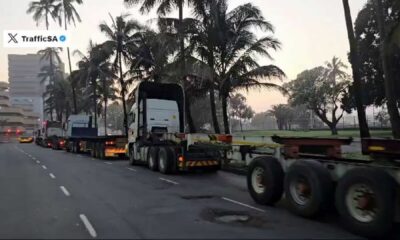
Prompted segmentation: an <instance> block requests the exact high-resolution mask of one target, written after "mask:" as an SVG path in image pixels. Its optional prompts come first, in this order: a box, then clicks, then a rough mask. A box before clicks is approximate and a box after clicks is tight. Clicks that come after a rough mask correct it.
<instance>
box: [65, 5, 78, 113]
mask: <svg viewBox="0 0 400 240" xmlns="http://www.w3.org/2000/svg"><path fill="white" fill-rule="evenodd" d="M64 29H65V31H67V30H68V24H67V12H66V11H65V6H64ZM67 54H68V66H69V81H70V83H71V87H72V101H73V104H74V114H78V109H77V104H76V92H75V91H76V89H75V88H76V86H74V84H73V83H72V76H71V73H72V67H71V54H70V51H69V47H67Z"/></svg>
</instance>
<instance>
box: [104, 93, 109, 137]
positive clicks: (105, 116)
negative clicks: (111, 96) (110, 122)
mask: <svg viewBox="0 0 400 240" xmlns="http://www.w3.org/2000/svg"><path fill="white" fill-rule="evenodd" d="M107 104H108V98H107V97H106V98H105V99H104V135H105V136H107Z"/></svg>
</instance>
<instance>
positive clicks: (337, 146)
mask: <svg viewBox="0 0 400 240" xmlns="http://www.w3.org/2000/svg"><path fill="white" fill-rule="evenodd" d="M272 141H274V142H275V143H272V144H271V143H267V141H263V142H258V143H257V142H256V141H253V142H246V141H236V145H235V141H233V142H234V143H233V144H232V146H231V149H230V150H228V151H227V152H226V155H227V157H228V158H230V159H235V160H238V159H240V160H244V161H246V162H247V163H248V172H247V186H248V190H249V193H250V195H251V197H252V198H253V199H254V200H255V201H256V202H257V203H259V204H264V205H274V204H275V203H277V202H278V201H280V200H281V198H282V196H283V194H284V195H285V199H286V202H287V205H288V207H289V209H290V210H291V211H292V212H293V213H294V214H297V215H299V216H302V217H306V218H314V217H316V216H319V215H321V214H323V213H325V212H326V211H327V210H329V209H331V208H333V207H335V206H336V208H337V210H338V212H339V215H340V217H341V222H342V224H343V226H344V227H345V228H347V229H348V230H349V231H351V232H353V233H355V234H358V235H360V236H364V237H367V238H382V237H385V236H386V235H387V234H389V232H391V230H392V229H393V225H394V223H395V222H397V221H398V220H399V218H398V217H399V216H400V214H399V212H400V197H399V196H400V141H399V140H386V139H362V152H363V154H365V155H368V156H369V157H366V158H365V157H364V158H362V159H353V158H346V157H343V154H342V152H341V146H343V145H349V144H351V142H352V139H328V138H325V139H324V138H290V137H289V138H288V137H278V136H273V137H272ZM237 142H239V144H237ZM368 158H369V159H368Z"/></svg>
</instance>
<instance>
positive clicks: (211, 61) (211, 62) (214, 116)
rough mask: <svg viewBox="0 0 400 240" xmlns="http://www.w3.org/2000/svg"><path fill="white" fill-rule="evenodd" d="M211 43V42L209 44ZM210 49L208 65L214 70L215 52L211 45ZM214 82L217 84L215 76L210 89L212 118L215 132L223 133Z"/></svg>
mask: <svg viewBox="0 0 400 240" xmlns="http://www.w3.org/2000/svg"><path fill="white" fill-rule="evenodd" d="M209 45H211V44H209ZM208 50H209V51H210V52H209V53H208V60H207V62H208V66H209V67H210V69H212V70H213V71H214V53H213V52H212V47H211V46H209V47H208ZM214 84H215V79H214V77H213V78H212V79H211V84H210V85H211V86H210V90H209V94H210V107H211V118H212V121H213V126H214V131H215V133H221V130H220V128H219V123H218V118H217V108H216V106H215V91H214Z"/></svg>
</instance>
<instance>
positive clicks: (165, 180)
mask: <svg viewBox="0 0 400 240" xmlns="http://www.w3.org/2000/svg"><path fill="white" fill-rule="evenodd" d="M159 179H160V180H161V181H164V182H168V183H172V184H174V185H178V184H179V183H177V182H175V181H172V180H169V179H165V178H159Z"/></svg>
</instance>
